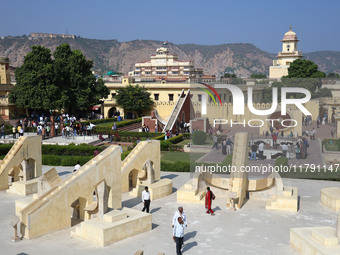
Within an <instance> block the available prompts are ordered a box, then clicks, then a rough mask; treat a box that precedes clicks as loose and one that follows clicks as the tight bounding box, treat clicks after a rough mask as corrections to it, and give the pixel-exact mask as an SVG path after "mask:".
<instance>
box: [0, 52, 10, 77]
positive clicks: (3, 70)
mask: <svg viewBox="0 0 340 255" xmlns="http://www.w3.org/2000/svg"><path fill="white" fill-rule="evenodd" d="M10 83H11V76H10V73H9V59H8V58H7V57H4V56H0V84H10Z"/></svg>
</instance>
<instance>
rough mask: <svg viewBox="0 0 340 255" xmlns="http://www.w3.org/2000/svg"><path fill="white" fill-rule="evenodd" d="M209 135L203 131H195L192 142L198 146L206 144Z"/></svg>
mask: <svg viewBox="0 0 340 255" xmlns="http://www.w3.org/2000/svg"><path fill="white" fill-rule="evenodd" d="M206 138H207V134H206V133H205V132H203V131H195V132H194V133H193V134H192V142H193V143H194V144H197V145H202V144H205V140H206Z"/></svg>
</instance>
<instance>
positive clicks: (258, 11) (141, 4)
mask: <svg viewBox="0 0 340 255" xmlns="http://www.w3.org/2000/svg"><path fill="white" fill-rule="evenodd" d="M0 7H1V8H0V10H1V15H0V24H1V26H0V36H8V35H14V36H18V35H19V36H20V35H28V34H30V33H32V32H42V33H56V34H61V33H68V34H74V35H77V36H82V37H86V38H92V39H105V40H106V39H116V40H118V41H130V40H136V39H151V40H160V41H169V42H172V43H176V44H183V43H195V44H205V45H216V44H223V43H252V44H254V45H255V46H257V47H259V48H260V49H262V50H264V51H267V52H270V53H277V52H278V51H280V50H281V42H280V40H281V39H282V37H283V35H284V33H285V32H287V31H288V30H289V26H290V25H292V29H293V31H294V32H296V34H297V36H298V38H299V39H300V43H299V50H302V51H303V52H312V51H321V50H334V51H340V33H339V32H340V19H339V13H338V12H339V9H340V1H339V0H324V1H317V0H294V1H291V0H285V1H277V0H233V1H229V0H210V1H207V0H205V1H203V0H196V1H192V0H182V1H178V0H168V1H155V0H144V1H141V0H130V1H128V0H125V1H120V0H111V1H109V0H97V1H94V0H90V1H89V0H68V1H65V0H58V1H52V0H30V1H27V0H21V1H18V0H10V1H5V0H2V1H1V2H0Z"/></svg>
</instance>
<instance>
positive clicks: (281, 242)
mask: <svg viewBox="0 0 340 255" xmlns="http://www.w3.org/2000/svg"><path fill="white" fill-rule="evenodd" d="M49 168H50V167H47V166H44V171H47V170H48V169H49ZM57 170H58V172H59V173H60V174H61V176H62V178H67V176H68V174H69V173H71V172H72V170H73V168H72V167H57ZM162 178H170V179H172V180H173V183H174V190H175V191H176V189H178V188H180V187H181V186H182V185H183V184H184V183H185V182H186V181H187V180H188V179H189V178H190V175H189V173H170V172H163V173H162ZM283 182H284V184H285V185H293V186H297V187H298V188H299V194H300V201H301V202H300V210H299V212H297V213H291V212H281V211H266V210H265V209H264V206H265V201H258V200H249V201H248V202H247V203H246V204H245V205H244V207H243V208H242V209H241V210H238V211H236V212H233V211H230V210H228V209H226V206H225V204H226V201H225V200H224V199H216V200H215V201H214V202H213V208H214V210H216V215H215V216H210V215H207V214H205V210H204V208H203V205H196V204H178V203H177V202H176V193H173V194H172V195H170V196H168V197H166V198H163V199H159V200H155V201H152V203H151V214H152V222H153V229H152V230H151V231H149V232H146V233H143V234H140V235H137V236H134V237H130V238H128V239H125V240H122V241H120V242H117V243H114V244H111V245H109V246H106V247H104V248H102V247H97V246H95V245H93V244H91V243H89V242H87V241H84V240H80V239H76V238H72V237H70V230H71V229H65V230H62V231H58V232H55V233H51V234H48V235H45V236H43V237H40V238H37V239H34V240H22V241H20V242H18V243H13V242H11V241H10V238H11V236H12V231H13V229H12V227H11V226H10V225H9V218H10V216H11V215H13V214H14V200H15V199H17V198H19V196H16V195H12V194H7V193H6V191H0V208H1V209H0V247H1V251H0V254H6V255H7V254H21V255H24V254H29V255H35V254H49V255H54V254H58V255H59V254H63V255H66V254H82V255H83V254H84V255H87V254H89V255H90V254H91V255H92V254H96V255H100V254H105V255H106V254H113V255H133V254H134V253H135V252H136V251H137V250H144V254H145V255H156V254H158V252H164V253H165V254H168V255H169V254H175V244H174V242H173V240H172V229H171V219H172V216H173V213H174V212H175V210H176V209H177V207H178V206H179V205H183V206H184V211H185V212H186V214H187V218H188V228H187V230H186V235H185V245H184V252H183V254H188V255H189V254H192V255H197V254H209V255H210V254H211V255H212V254H214V255H218V254H221V255H222V254H223V255H224V254H237V255H242V254H254V255H255V254H261V255H267V254H268V255H269V254H278V255H289V254H297V253H296V252H295V251H294V250H293V249H292V248H291V247H290V245H289V229H290V228H292V227H308V226H335V222H336V218H337V214H336V213H335V212H333V211H331V210H329V209H327V208H325V207H324V206H322V205H321V204H320V202H319V200H320V189H321V188H323V187H331V186H337V187H340V183H338V182H327V181H312V180H291V179H284V180H283ZM122 198H123V206H127V207H132V208H135V209H138V210H140V209H141V208H142V204H141V201H140V199H139V198H132V197H130V196H129V195H128V194H127V193H125V194H123V195H122Z"/></svg>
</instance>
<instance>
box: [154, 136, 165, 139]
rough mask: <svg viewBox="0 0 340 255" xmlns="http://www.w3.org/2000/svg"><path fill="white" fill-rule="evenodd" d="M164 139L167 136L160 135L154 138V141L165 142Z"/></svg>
mask: <svg viewBox="0 0 340 255" xmlns="http://www.w3.org/2000/svg"><path fill="white" fill-rule="evenodd" d="M164 138H165V135H160V136H157V137H154V138H153V139H154V140H164Z"/></svg>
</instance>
